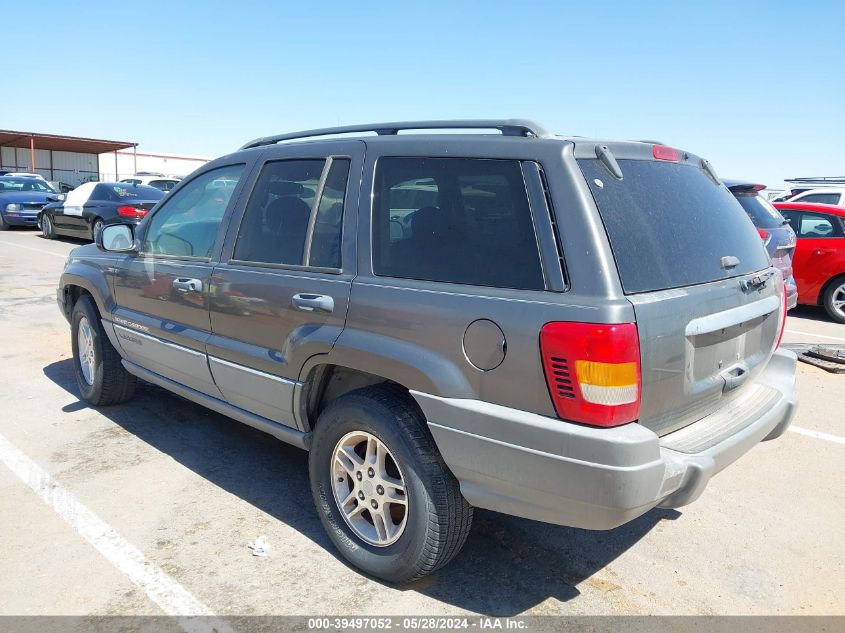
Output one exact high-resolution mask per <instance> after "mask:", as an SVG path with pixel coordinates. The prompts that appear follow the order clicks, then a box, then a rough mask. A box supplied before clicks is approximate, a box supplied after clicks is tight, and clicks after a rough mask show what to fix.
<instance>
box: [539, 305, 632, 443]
mask: <svg viewBox="0 0 845 633" xmlns="http://www.w3.org/2000/svg"><path fill="white" fill-rule="evenodd" d="M540 353H541V355H542V358H543V370H544V372H545V374H546V383H547V384H548V387H549V395H550V396H551V398H552V403H553V404H554V407H555V411H556V412H557V414H558V416H559V417H561V418H563V419H564V420H571V421H573V422H580V423H582V424H589V425H592V426H604V427H607V426H618V425H620V424H627V423H628V422H633V421H634V420H636V419H637V418H638V417H639V416H640V396H641V394H640V391H641V384H642V374H641V370H640V341H639V335H638V334H637V326H636V324H634V323H615V324H604V323H570V322H554V323H547V324H546V325H545V326H543V329H542V330H541V331H540Z"/></svg>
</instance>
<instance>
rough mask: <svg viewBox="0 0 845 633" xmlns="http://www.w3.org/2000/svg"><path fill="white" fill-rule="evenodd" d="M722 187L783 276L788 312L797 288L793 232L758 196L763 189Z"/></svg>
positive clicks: (740, 184) (736, 185)
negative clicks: (738, 207)
mask: <svg viewBox="0 0 845 633" xmlns="http://www.w3.org/2000/svg"><path fill="white" fill-rule="evenodd" d="M722 182H723V183H725V186H726V187H727V188H728V189H729V190H730V192H731V193H732V194H733V195H734V197H735V198H736V199H737V200H738V201H739V203H740V204H741V205H742V208H743V209H745V212H746V213H747V214H748V217H749V218H751V221H752V222H753V223H754V226H755V227H757V232H758V233H759V234H760V238H761V239H762V240H763V244H764V245H765V247H766V251H767V252H768V253H769V257H771V259H772V264H773V265H774V266H775V267H777V268H778V269H779V270H780V271H781V273H782V274H783V281H784V283H785V284H786V307H787V309H788V310H791V309H792V308H794V307H795V306H796V305H797V304H798V286H796V285H795V278H794V277H793V276H792V254H793V253H794V252H795V231H793V230H792V227H790V226H789V222H787V221H786V219H785V218H784V217H783V216H782V215H781V214H780V212H779V211H778V210H777V209H775V208H774V207H773V206H772V204H771V203H770V202H769V201H767V200H765V199H763V198H762V197H761V196H760V195H759V194H760V192H761V191H763V189H765V188H766V185H760V184H756V183H753V182H743V181H740V180H723V181H722Z"/></svg>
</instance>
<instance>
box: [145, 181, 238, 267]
mask: <svg viewBox="0 0 845 633" xmlns="http://www.w3.org/2000/svg"><path fill="white" fill-rule="evenodd" d="M243 168H244V166H243V165H230V166H228V167H220V168H218V169H213V170H211V171H209V172H206V173H204V174H202V175H201V176H198V177H197V178H195V179H194V180H192V181H191V182H190V183H188V184H187V185H185V186H184V187H182V189H181V190H179V191H178V192H176V193H174V194H173V195H172V197H169V198H168V199H167V201H166V202H165V203H163V205H162V206H161V207H160V208H159V210H158V211H157V212H156V214H155V215H154V216H153V217H152V219H151V220H150V225H149V228H148V230H147V232H146V235H145V237H144V246H143V250H144V251H145V252H148V253H156V254H163V255H181V256H189V257H203V258H207V257H211V249H212V247H213V246H214V240H215V238H216V237H217V230H218V228H219V226H220V221H221V220H222V219H223V214H224V213H225V212H226V207H227V206H228V205H229V200H230V199H231V197H232V193H233V192H234V190H235V186H236V185H237V184H238V180H239V179H240V177H241V172H243ZM148 188H149V189H153V191H157V192H158V194H159V196H160V197H161V196H162V195H163V194H162V192H160V191H158V190H157V189H154V188H152V187H148Z"/></svg>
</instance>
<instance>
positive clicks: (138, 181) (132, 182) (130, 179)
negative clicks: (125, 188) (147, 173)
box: [120, 178, 141, 185]
mask: <svg viewBox="0 0 845 633" xmlns="http://www.w3.org/2000/svg"><path fill="white" fill-rule="evenodd" d="M120 182H128V183H129V184H131V185H140V184H141V181H140V180H138V179H137V178H126V179H125V180H121V181H120Z"/></svg>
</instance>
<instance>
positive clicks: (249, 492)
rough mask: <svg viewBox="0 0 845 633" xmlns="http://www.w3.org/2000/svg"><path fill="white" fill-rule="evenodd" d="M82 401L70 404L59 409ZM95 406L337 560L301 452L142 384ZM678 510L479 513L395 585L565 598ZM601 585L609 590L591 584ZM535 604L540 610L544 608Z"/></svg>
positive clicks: (489, 601)
mask: <svg viewBox="0 0 845 633" xmlns="http://www.w3.org/2000/svg"><path fill="white" fill-rule="evenodd" d="M43 371H44V375H45V376H46V377H47V378H48V379H50V380H51V381H53V382H54V383H55V384H57V385H59V386H60V387H62V388H63V389H65V390H66V391H67V392H69V393H71V394H73V395H74V396H76V397H77V398H78V396H79V394H78V391H77V386H76V380H75V377H74V372H73V360H72V359H65V360H61V361H58V362H55V363H52V364H50V365H48V366H46V367H45V368H44V370H43ZM84 408H88V405H87V404H86V403H84V402H81V401H77V402H74V403H72V404H69V405H67V406H65V407H64V408H63V410H64V411H65V412H72V411H78V410H81V409H84ZM98 411H99V412H100V413H101V414H103V415H105V416H106V417H107V418H109V419H110V420H111V421H113V422H114V423H115V424H117V425H119V426H121V427H123V428H124V429H125V430H127V431H128V432H130V433H132V434H133V435H135V436H136V437H138V438H139V439H141V440H142V441H144V442H146V443H148V444H149V445H150V446H152V447H154V448H155V449H156V450H158V451H161V452H163V453H165V454H166V455H169V456H170V457H172V458H173V459H175V460H176V461H178V462H179V463H180V464H182V465H183V466H186V467H187V468H190V469H191V470H193V471H194V472H195V473H197V474H198V475H200V476H201V477H203V478H205V479H207V480H208V481H210V482H212V483H214V484H215V485H217V486H219V487H220V488H222V489H224V490H226V491H227V492H229V493H231V494H233V495H236V496H237V497H239V498H241V499H243V500H245V501H247V502H248V503H250V504H252V505H253V506H255V507H256V508H259V509H260V510H262V511H264V512H266V513H268V514H270V515H272V516H273V517H275V518H276V519H278V520H279V521H281V522H283V523H285V524H287V525H289V526H290V527H292V528H293V529H295V530H297V531H298V532H300V533H301V534H303V535H305V536H307V537H308V538H310V539H311V540H313V541H314V542H315V543H317V544H319V545H320V546H321V547H323V548H324V549H326V550H327V551H328V552H330V553H331V554H332V555H333V556H335V557H336V558H338V559H339V560H342V559H340V557H339V555H338V554H337V552H336V550H335V549H334V547H333V546H332V544H331V542H330V541H329V539H328V537H327V536H326V534H325V532H324V531H323V528H322V525H321V524H320V520H319V518H318V517H317V513H316V510H315V509H314V505H313V502H312V500H311V496H310V494H309V492H308V491H309V486H308V468H307V466H308V460H307V454H306V453H305V452H304V451H301V450H299V449H296V448H294V447H292V446H288V445H286V444H284V443H282V442H278V441H276V440H274V439H272V438H271V437H269V436H267V435H265V434H263V433H261V432H259V431H256V430H254V429H252V428H250V427H247V426H245V425H242V424H239V423H237V422H234V421H232V420H230V419H228V418H226V417H225V416H222V415H219V414H217V413H214V412H212V411H209V410H208V409H205V408H204V407H201V406H199V405H196V404H193V403H191V402H189V401H187V400H184V399H183V398H180V397H179V396H175V395H173V394H171V393H170V392H168V391H166V390H164V389H161V388H159V387H156V386H153V385H150V384H147V383H141V384H139V388H138V391H137V392H136V395H135V398H134V399H133V400H132V402H131V404H127V405H121V406H114V407H103V408H99V409H98ZM679 516H680V513H679V512H677V511H675V510H658V509H656V510H653V511H651V512H649V513H647V514H645V515H644V516H642V517H640V518H639V519H637V520H635V521H632V522H631V523H629V524H627V525H625V526H622V527H620V528H617V529H615V530H610V531H606V532H593V531H588V530H579V529H575V528H564V527H559V526H554V525H548V524H544V523H538V522H534V521H528V520H525V519H518V518H514V517H509V516H505V515H501V514H498V513H495V512H489V511H485V510H477V511H476V513H475V521H474V523H473V528H472V532H471V533H470V536H469V539H468V541H467V544H466V546H465V547H464V549H463V551H462V552H461V553H460V554H459V555H458V557H457V558H456V559H455V560H454V561H453V562H452V563H451V564H449V565H448V566H446V567H445V568H444V569H442V570H440V571H438V572H437V573H436V574H435V575H433V576H429V577H426V578H423V579H421V580H418V581H415V582H412V583H407V584H405V585H403V586H400V587H394V588H398V589H400V590H402V591H416V592H419V593H421V594H424V595H426V596H429V597H431V598H434V599H437V600H440V601H443V602H446V603H449V604H452V605H454V606H456V607H459V608H461V609H466V610H469V611H473V612H477V613H482V614H485V615H490V616H511V615H516V614H519V613H523V612H525V611H526V610H528V609H531V608H533V607H536V606H537V605H540V604H541V603H542V602H544V601H545V600H547V599H548V598H555V599H557V600H559V601H563V602H565V601H567V600H571V599H572V598H574V597H575V596H577V595H579V590H578V588H577V585H578V584H579V583H581V582H583V581H588V582H589V579H590V578H591V576H593V575H594V574H595V573H596V572H597V571H599V570H601V569H602V568H604V567H605V566H607V565H608V564H609V563H610V562H611V561H613V560H614V559H615V558H617V557H618V556H619V555H620V554H622V553H623V552H625V551H626V550H627V549H628V548H630V547H632V546H633V545H634V544H636V543H637V542H638V541H639V540H640V539H641V538H642V537H643V536H645V535H646V534H647V533H648V532H649V531H650V530H651V529H652V528H653V527H654V526H655V525H656V524H657V523H658V522H660V521H663V520H674V519H676V518H677V517H679ZM595 584H596V586H597V587H598V588H599V589H602V590H606V591H609V590H611V589H612V588H614V587H615V586H614V587H609V586H608V585H610V584H612V583H607V582H606V581H602V582H596V583H595ZM541 610H542V607H541Z"/></svg>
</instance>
